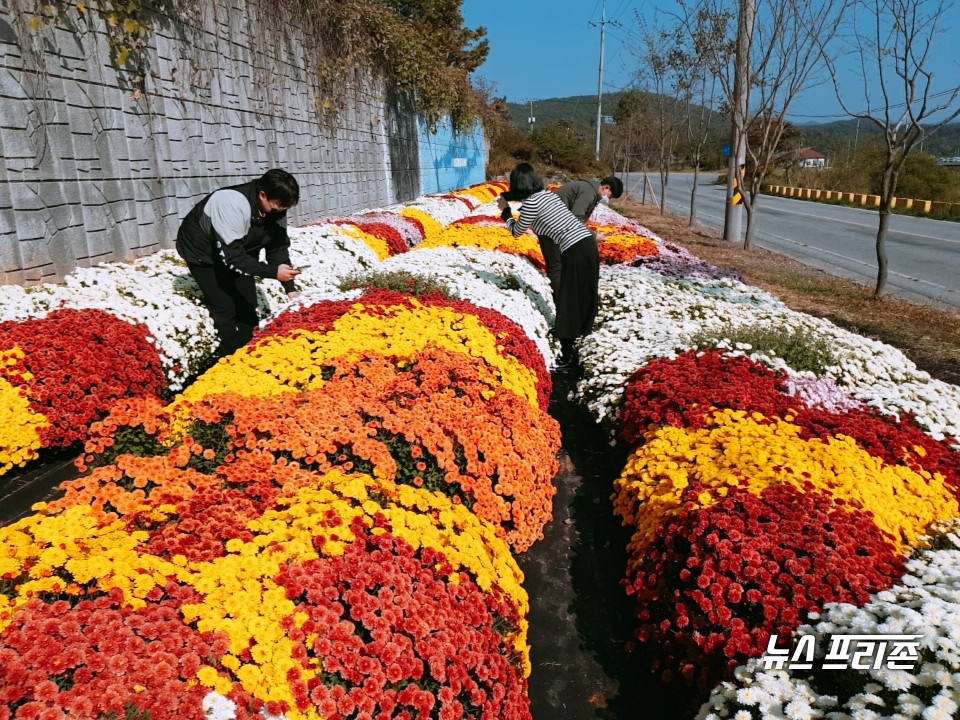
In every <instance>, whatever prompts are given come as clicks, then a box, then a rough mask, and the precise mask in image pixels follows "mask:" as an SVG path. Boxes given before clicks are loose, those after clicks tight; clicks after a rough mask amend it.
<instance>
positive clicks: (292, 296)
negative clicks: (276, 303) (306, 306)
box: [287, 290, 300, 300]
mask: <svg viewBox="0 0 960 720" xmlns="http://www.w3.org/2000/svg"><path fill="white" fill-rule="evenodd" d="M287 298H288V299H289V300H299V299H300V291H299V290H294V291H293V292H289V293H287Z"/></svg>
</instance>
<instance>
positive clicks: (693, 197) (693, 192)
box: [690, 163, 700, 227]
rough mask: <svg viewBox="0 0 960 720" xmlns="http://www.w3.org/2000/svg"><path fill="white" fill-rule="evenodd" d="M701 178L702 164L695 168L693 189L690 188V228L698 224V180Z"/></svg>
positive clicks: (697, 164) (696, 165)
mask: <svg viewBox="0 0 960 720" xmlns="http://www.w3.org/2000/svg"><path fill="white" fill-rule="evenodd" d="M699 177H700V163H696V164H695V165H694V166H693V187H692V188H690V227H693V226H694V225H695V224H696V222H697V179H698V178H699Z"/></svg>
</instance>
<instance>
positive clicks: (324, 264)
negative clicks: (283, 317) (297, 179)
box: [257, 223, 380, 317]
mask: <svg viewBox="0 0 960 720" xmlns="http://www.w3.org/2000/svg"><path fill="white" fill-rule="evenodd" d="M287 232H288V234H289V235H290V262H291V264H292V265H293V266H294V267H297V268H299V267H304V266H307V267H305V268H304V270H303V272H302V273H301V274H300V275H298V276H297V280H296V282H297V287H298V288H299V289H300V292H301V293H302V296H307V295H310V296H312V298H313V301H314V302H315V301H316V300H317V298H319V297H323V298H324V299H328V300H340V299H343V298H341V297H339V296H337V293H338V292H339V290H338V289H337V288H338V286H339V285H340V282H341V281H342V280H344V279H345V278H348V277H351V276H353V275H357V274H360V273H362V272H364V271H366V270H369V269H371V268H373V267H376V266H377V265H379V264H380V259H379V258H378V257H377V253H376V252H375V251H374V250H373V248H371V247H370V246H369V245H367V244H366V243H364V242H363V241H361V240H357V239H356V238H354V237H351V236H349V235H347V234H346V233H345V232H344V231H343V229H342V228H341V227H340V226H339V225H333V224H331V223H320V224H317V225H306V226H304V227H296V228H289V229H288V230H287ZM257 287H258V290H259V304H260V308H259V309H260V317H267V316H270V315H273V314H276V313H278V312H281V311H282V310H283V309H284V308H286V306H287V305H288V304H289V303H290V299H289V298H288V297H287V293H286V291H285V290H284V289H283V285H281V284H280V283H278V282H276V281H273V282H262V283H259V284H258V286H257ZM303 299H304V300H306V297H304V298H303Z"/></svg>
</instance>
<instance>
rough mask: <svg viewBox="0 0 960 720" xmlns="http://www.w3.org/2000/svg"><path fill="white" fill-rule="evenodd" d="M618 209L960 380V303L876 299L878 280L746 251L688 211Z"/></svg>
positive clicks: (796, 305)
mask: <svg viewBox="0 0 960 720" xmlns="http://www.w3.org/2000/svg"><path fill="white" fill-rule="evenodd" d="M613 207H614V208H615V209H617V210H619V211H620V212H622V213H624V214H625V215H627V216H629V217H632V218H634V219H635V220H636V221H637V222H639V223H640V224H641V225H644V226H645V227H648V228H650V229H651V230H652V231H653V232H655V233H657V234H658V235H659V236H660V237H662V238H663V239H664V240H669V241H670V242H674V243H676V244H677V245H680V246H682V247H684V248H686V249H687V250H689V251H690V252H691V253H692V254H694V255H696V256H697V257H699V258H701V259H703V260H705V261H707V262H709V263H711V264H713V265H717V266H719V267H726V268H733V269H735V270H739V271H740V272H741V273H742V274H743V276H744V277H745V278H746V279H747V282H749V283H750V284H751V285H756V286H757V287H759V288H762V289H764V290H767V291H768V292H770V293H772V294H774V295H776V296H777V297H778V298H780V299H781V300H782V301H783V302H784V303H786V305H787V306H788V307H790V308H793V309H794V310H797V311H800V312H805V313H809V314H810V315H815V316H817V317H823V318H827V319H828V320H830V321H831V322H833V323H835V324H837V325H838V326H840V327H843V328H846V329H848V330H851V331H853V332H856V333H859V334H860V335H864V336H866V337H871V338H874V339H876V340H880V341H881V342H884V343H887V344H888V345H893V346H894V347H897V348H899V349H900V350H902V351H903V353H904V354H905V355H906V356H907V357H908V358H910V359H911V360H913V362H915V363H916V364H917V367H919V368H920V369H921V370H925V371H927V372H928V373H930V375H932V376H933V377H935V378H938V379H940V380H943V381H945V382H949V383H953V384H960V309H951V308H948V307H944V306H937V305H933V304H930V305H924V304H921V303H915V302H911V301H908V300H903V299H900V298H896V297H892V296H889V295H888V296H886V297H884V298H881V299H880V300H876V299H874V298H873V286H872V285H869V286H868V285H864V284H861V283H857V282H854V281H852V280H846V279H843V278H837V277H833V276H832V275H829V274H828V273H825V272H823V271H822V270H818V269H816V268H812V267H809V266H807V265H804V264H803V263H801V262H799V261H797V260H793V259H792V258H789V257H786V256H784V255H780V254H778V253H774V252H770V251H768V250H762V249H759V248H754V249H753V250H749V251H746V250H744V249H743V248H742V247H741V246H740V245H739V244H733V243H728V242H725V241H724V240H723V236H722V234H721V233H720V232H719V231H716V230H712V229H710V228H704V227H700V226H693V227H690V226H689V225H688V224H687V218H686V217H680V216H676V215H669V214H668V215H661V214H660V211H659V210H658V209H657V208H655V207H653V206H649V205H648V206H645V205H641V204H640V203H639V202H636V201H635V200H633V199H630V198H626V199H621V200H618V201H615V202H614V203H613ZM761 212H762V209H761Z"/></svg>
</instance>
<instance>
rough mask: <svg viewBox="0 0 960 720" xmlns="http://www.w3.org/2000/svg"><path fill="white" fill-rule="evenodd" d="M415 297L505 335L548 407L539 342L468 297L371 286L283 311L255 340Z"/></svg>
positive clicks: (320, 328)
mask: <svg viewBox="0 0 960 720" xmlns="http://www.w3.org/2000/svg"><path fill="white" fill-rule="evenodd" d="M413 300H416V301H417V302H419V303H420V304H421V305H426V306H429V307H448V308H452V309H453V310H455V311H457V312H459V313H463V314H464V315H475V316H476V317H478V318H479V319H480V322H481V323H483V325H484V326H486V327H487V328H488V329H489V330H490V331H491V332H492V333H494V334H496V335H498V336H501V335H503V336H504V337H503V339H502V340H501V344H502V345H503V351H504V352H505V353H506V354H507V355H512V356H513V357H515V358H516V359H517V360H519V361H520V362H521V363H523V364H524V365H526V366H527V367H528V368H530V369H531V370H533V372H534V373H536V375H537V397H538V400H539V402H540V407H542V408H546V407H547V406H548V405H549V404H550V393H551V391H552V389H553V381H552V380H551V378H550V372H549V371H548V370H547V365H546V362H545V361H544V359H543V356H542V355H541V354H540V352H539V351H538V350H537V346H536V345H535V344H534V342H533V341H532V340H531V339H530V338H528V337H527V334H526V333H525V332H524V330H523V328H522V327H521V326H520V325H519V324H518V323H516V322H514V321H513V320H511V319H510V318H508V317H506V316H505V315H503V314H502V313H499V312H497V311H496V310H491V309H489V308H484V307H479V306H478V305H474V304H473V303H470V302H466V301H465V300H451V299H450V298H448V297H445V296H443V295H421V296H419V297H417V298H414V297H413V296H411V295H406V294H404V293H401V292H397V291H395V290H380V289H377V290H371V291H369V292H367V293H365V294H364V295H363V296H362V297H360V298H358V299H357V300H332V301H328V302H321V303H317V304H316V305H311V306H309V307H304V308H300V309H297V310H294V311H291V312H286V313H281V314H280V315H279V316H277V317H276V318H275V319H274V320H273V321H271V322H270V323H268V324H267V325H266V326H265V327H263V328H261V329H259V330H257V331H255V332H254V340H255V341H257V340H259V341H262V342H269V341H270V340H269V339H270V337H271V336H285V335H289V334H291V333H293V332H295V331H297V330H308V331H316V332H326V331H328V330H331V329H332V328H333V324H334V323H335V322H336V321H337V320H338V319H339V318H340V317H341V316H342V315H344V314H346V313H347V312H350V311H351V310H353V308H354V306H355V305H356V304H357V303H362V304H363V305H365V306H367V307H366V308H365V312H367V313H368V314H370V315H383V314H385V312H386V308H388V307H390V306H395V305H405V306H407V307H413V302H412V301H413Z"/></svg>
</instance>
